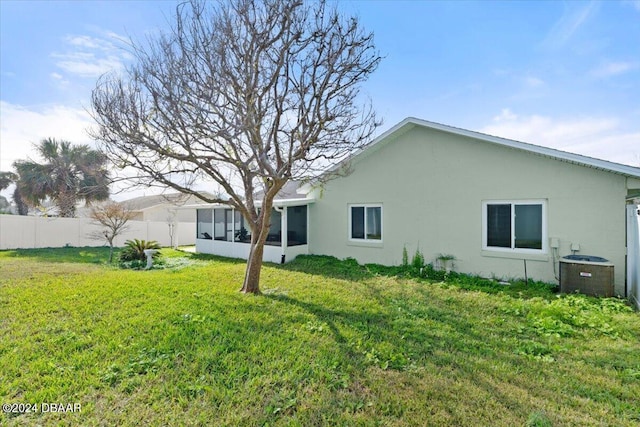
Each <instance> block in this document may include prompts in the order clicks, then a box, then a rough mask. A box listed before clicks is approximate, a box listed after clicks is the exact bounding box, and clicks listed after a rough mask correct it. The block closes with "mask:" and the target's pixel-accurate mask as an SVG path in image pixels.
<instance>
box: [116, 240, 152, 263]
mask: <svg viewBox="0 0 640 427" xmlns="http://www.w3.org/2000/svg"><path fill="white" fill-rule="evenodd" d="M124 244H125V248H124V249H123V250H122V252H120V262H127V261H146V260H147V256H146V255H145V254H144V251H145V250H146V249H160V245H159V244H158V242H156V241H155V240H149V241H147V240H138V239H133V240H127V241H126V242H124ZM159 256H160V252H156V253H155V254H154V255H153V258H154V259H156V258H157V257H159Z"/></svg>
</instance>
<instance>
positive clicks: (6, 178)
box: [0, 172, 18, 191]
mask: <svg viewBox="0 0 640 427" xmlns="http://www.w3.org/2000/svg"><path fill="white" fill-rule="evenodd" d="M17 178H18V177H17V176H16V174H14V173H13V172H0V191H2V190H4V189H5V188H7V187H8V186H10V185H11V184H12V183H13V182H14V181H15V180H16V179H17Z"/></svg>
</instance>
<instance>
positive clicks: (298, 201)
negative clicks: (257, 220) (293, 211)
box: [182, 197, 316, 209]
mask: <svg viewBox="0 0 640 427" xmlns="http://www.w3.org/2000/svg"><path fill="white" fill-rule="evenodd" d="M315 201H316V199H315V198H313V197H301V198H295V199H275V200H274V201H273V206H274V207H276V208H283V207H288V206H304V205H308V204H311V203H315ZM261 205H262V203H261V202H259V201H258V202H256V206H257V207H260V206H261ZM230 207H231V206H230V205H224V204H221V203H203V204H198V205H188V206H183V207H182V208H183V209H187V208H196V209H207V208H209V209H214V208H230Z"/></svg>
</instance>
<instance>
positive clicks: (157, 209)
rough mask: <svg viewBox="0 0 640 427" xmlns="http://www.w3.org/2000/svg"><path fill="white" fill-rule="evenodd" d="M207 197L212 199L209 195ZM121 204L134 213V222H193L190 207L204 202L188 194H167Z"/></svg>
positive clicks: (192, 208) (144, 197)
mask: <svg viewBox="0 0 640 427" xmlns="http://www.w3.org/2000/svg"><path fill="white" fill-rule="evenodd" d="M203 194H207V193H203ZM207 195H208V196H209V197H213V195H211V194H207ZM122 204H124V205H125V206H126V207H127V208H129V209H131V210H132V211H133V212H134V214H135V216H134V217H133V218H132V220H134V221H160V222H195V220H196V212H195V207H192V206H194V205H198V204H204V202H203V201H202V200H201V199H199V198H198V197H196V196H193V195H189V194H183V193H167V194H159V195H153V196H141V197H136V198H134V199H130V200H125V201H123V202H122Z"/></svg>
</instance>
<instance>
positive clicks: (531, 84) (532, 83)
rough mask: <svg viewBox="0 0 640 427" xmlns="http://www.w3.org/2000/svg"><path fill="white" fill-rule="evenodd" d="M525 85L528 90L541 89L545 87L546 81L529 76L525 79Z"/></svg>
mask: <svg viewBox="0 0 640 427" xmlns="http://www.w3.org/2000/svg"><path fill="white" fill-rule="evenodd" d="M524 84H525V86H527V87H528V88H539V87H542V86H544V80H542V79H540V78H538V77H534V76H528V77H525V78H524Z"/></svg>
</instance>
